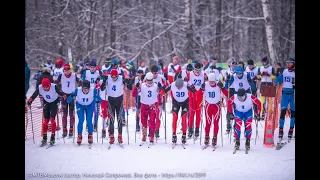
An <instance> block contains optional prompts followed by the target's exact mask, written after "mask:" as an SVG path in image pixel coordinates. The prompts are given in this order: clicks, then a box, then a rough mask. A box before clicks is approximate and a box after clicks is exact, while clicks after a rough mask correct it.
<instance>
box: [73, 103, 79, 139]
mask: <svg viewBox="0 0 320 180" xmlns="http://www.w3.org/2000/svg"><path fill="white" fill-rule="evenodd" d="M74 109H75V111H74V114H76V113H77V114H78V109H77V107H76V102H74ZM74 117H76V116H75V115H74ZM78 123H79V119H78ZM75 137H76V118H74V122H73V143H74V138H75Z"/></svg>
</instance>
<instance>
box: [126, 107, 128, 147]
mask: <svg viewBox="0 0 320 180" xmlns="http://www.w3.org/2000/svg"><path fill="white" fill-rule="evenodd" d="M128 102H129V101H127V125H126V129H127V137H128V145H129V127H128V126H129V118H128V117H129V103H128Z"/></svg>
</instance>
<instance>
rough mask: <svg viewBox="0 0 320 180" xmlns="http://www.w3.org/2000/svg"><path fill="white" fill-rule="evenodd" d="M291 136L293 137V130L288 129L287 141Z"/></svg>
mask: <svg viewBox="0 0 320 180" xmlns="http://www.w3.org/2000/svg"><path fill="white" fill-rule="evenodd" d="M292 135H293V128H290V129H289V132H288V139H289V140H290V139H291V138H292Z"/></svg>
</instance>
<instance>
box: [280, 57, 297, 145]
mask: <svg viewBox="0 0 320 180" xmlns="http://www.w3.org/2000/svg"><path fill="white" fill-rule="evenodd" d="M286 63H287V67H288V68H287V69H285V70H283V72H278V73H277V76H276V84H277V86H279V85H281V84H283V86H282V97H281V113H280V122H279V139H282V138H283V126H284V118H285V115H286V111H287V108H288V105H289V104H290V115H291V116H290V117H291V119H290V129H289V132H288V138H289V139H291V138H292V134H293V128H294V123H295V104H294V92H295V80H294V79H295V69H294V68H295V66H294V65H295V60H294V59H293V58H289V59H288V60H287V61H286Z"/></svg>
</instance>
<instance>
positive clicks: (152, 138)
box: [149, 136, 154, 144]
mask: <svg viewBox="0 0 320 180" xmlns="http://www.w3.org/2000/svg"><path fill="white" fill-rule="evenodd" d="M149 139H150V143H151V144H153V142H154V137H153V136H151V137H150V138H149Z"/></svg>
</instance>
